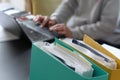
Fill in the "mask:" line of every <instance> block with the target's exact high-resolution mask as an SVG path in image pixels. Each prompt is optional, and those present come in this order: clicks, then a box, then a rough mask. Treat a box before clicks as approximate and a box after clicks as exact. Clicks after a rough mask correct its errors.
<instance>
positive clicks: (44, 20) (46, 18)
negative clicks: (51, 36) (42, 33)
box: [42, 16, 49, 27]
mask: <svg viewBox="0 0 120 80" xmlns="http://www.w3.org/2000/svg"><path fill="white" fill-rule="evenodd" d="M48 21H49V18H48V16H44V19H43V21H42V26H43V27H45V26H46V25H47V24H48Z"/></svg>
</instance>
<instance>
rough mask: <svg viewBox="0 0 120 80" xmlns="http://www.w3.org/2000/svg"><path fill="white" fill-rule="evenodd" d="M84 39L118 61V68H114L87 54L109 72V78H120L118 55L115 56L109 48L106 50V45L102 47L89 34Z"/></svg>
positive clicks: (115, 79)
mask: <svg viewBox="0 0 120 80" xmlns="http://www.w3.org/2000/svg"><path fill="white" fill-rule="evenodd" d="M83 41H84V42H85V43H86V44H88V45H90V46H91V47H93V48H95V49H96V50H98V51H100V52H102V53H104V54H106V55H108V56H110V57H111V58H113V59H114V60H115V61H116V62H117V69H115V70H112V69H109V68H107V67H106V66H103V65H102V64H100V63H98V62H96V61H95V60H93V59H91V58H89V57H88V56H86V57H87V58H89V59H90V60H92V61H93V62H94V63H95V64H97V65H98V66H100V67H101V68H103V69H104V70H105V71H107V72H108V73H109V80H120V60H119V59H118V58H117V57H115V56H114V55H113V54H112V53H110V52H109V51H108V50H106V49H105V48H104V47H102V46H101V45H100V44H98V43H97V42H96V41H94V40H93V39H92V38H90V37H89V36H87V35H85V36H84V39H83ZM118 53H120V52H118Z"/></svg>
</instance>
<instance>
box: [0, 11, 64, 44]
mask: <svg viewBox="0 0 120 80" xmlns="http://www.w3.org/2000/svg"><path fill="white" fill-rule="evenodd" d="M28 15H29V14H28ZM0 16H1V18H0V24H2V26H3V27H4V28H5V29H6V30H8V31H9V32H11V33H13V34H14V35H16V36H20V35H21V34H22V31H23V32H24V33H25V35H26V36H27V37H28V38H29V40H30V41H31V42H36V41H49V42H51V41H53V40H54V38H55V37H58V38H63V37H64V36H63V35H59V34H58V33H57V32H51V31H49V29H48V28H47V27H45V28H41V27H40V25H36V24H35V23H34V21H33V20H32V19H28V20H23V21H21V20H19V19H16V17H14V16H9V15H7V14H5V13H3V12H0ZM17 18H18V17H17Z"/></svg>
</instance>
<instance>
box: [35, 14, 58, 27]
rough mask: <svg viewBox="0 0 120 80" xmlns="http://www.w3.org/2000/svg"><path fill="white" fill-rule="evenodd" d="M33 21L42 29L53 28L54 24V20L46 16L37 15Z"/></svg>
mask: <svg viewBox="0 0 120 80" xmlns="http://www.w3.org/2000/svg"><path fill="white" fill-rule="evenodd" d="M33 21H35V23H40V24H41V25H42V27H45V26H53V25H55V24H56V21H55V20H52V19H50V18H49V17H48V16H42V15H37V16H36V17H35V18H33Z"/></svg>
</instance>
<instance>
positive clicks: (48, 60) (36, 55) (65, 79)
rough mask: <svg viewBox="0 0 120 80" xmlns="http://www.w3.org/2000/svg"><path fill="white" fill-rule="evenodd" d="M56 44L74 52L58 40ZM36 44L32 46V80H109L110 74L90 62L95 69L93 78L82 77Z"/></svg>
mask: <svg viewBox="0 0 120 80" xmlns="http://www.w3.org/2000/svg"><path fill="white" fill-rule="evenodd" d="M56 43H59V44H61V45H62V46H64V47H66V48H68V49H70V50H71V51H72V50H74V49H73V48H72V47H70V46H69V45H67V44H64V43H62V42H60V41H59V40H56ZM36 44H37V43H35V44H32V55H31V65H30V80H108V73H107V72H106V71H104V70H103V69H101V68H100V67H99V66H97V65H96V64H94V63H93V62H91V61H90V62H91V63H92V67H93V68H94V73H93V77H90V78H88V77H82V76H81V75H79V74H78V73H76V72H75V71H73V70H72V69H70V68H69V67H68V66H66V65H65V64H64V63H62V62H61V61H59V60H58V59H57V58H56V57H54V56H53V55H51V54H49V53H47V52H46V51H44V50H42V49H41V48H39V47H38V46H37V45H36Z"/></svg>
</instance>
